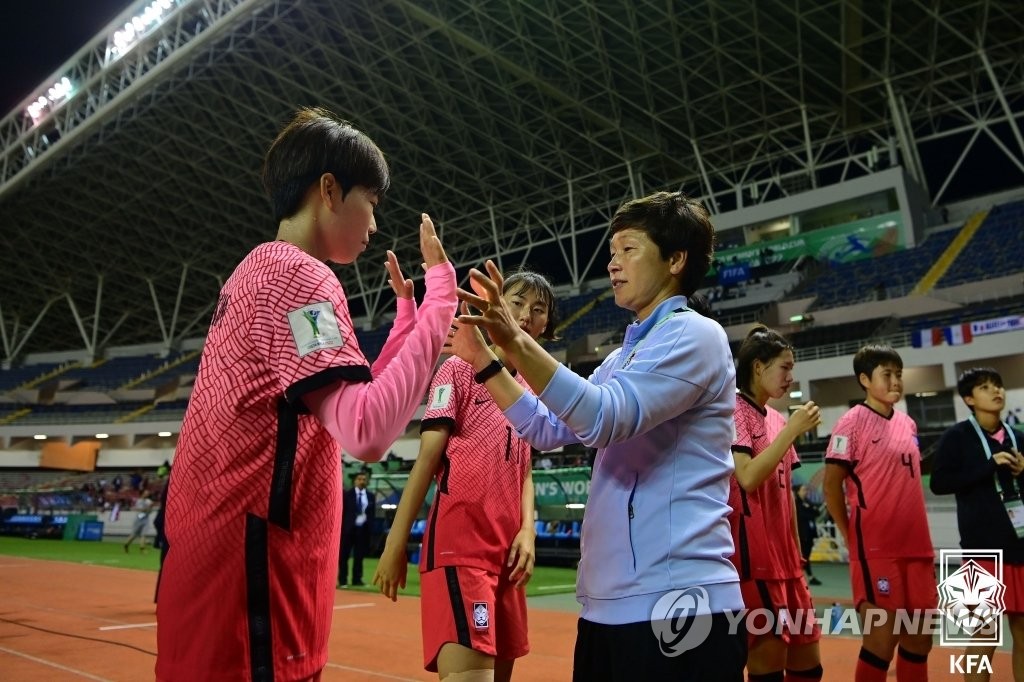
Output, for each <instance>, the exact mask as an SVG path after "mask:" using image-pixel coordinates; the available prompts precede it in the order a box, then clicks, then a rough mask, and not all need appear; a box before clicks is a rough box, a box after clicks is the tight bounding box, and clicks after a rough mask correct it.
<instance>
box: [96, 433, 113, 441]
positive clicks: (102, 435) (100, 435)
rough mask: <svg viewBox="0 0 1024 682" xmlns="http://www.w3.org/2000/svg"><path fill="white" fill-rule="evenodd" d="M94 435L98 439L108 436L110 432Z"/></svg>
mask: <svg viewBox="0 0 1024 682" xmlns="http://www.w3.org/2000/svg"><path fill="white" fill-rule="evenodd" d="M96 437H97V438H99V439H100V440H103V439H104V438H110V434H109V433H97V434H96Z"/></svg>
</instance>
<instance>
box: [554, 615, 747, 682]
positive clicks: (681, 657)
mask: <svg viewBox="0 0 1024 682" xmlns="http://www.w3.org/2000/svg"><path fill="white" fill-rule="evenodd" d="M708 621H710V624H709V623H708ZM691 629H692V630H693V631H694V632H701V631H703V630H704V629H707V630H708V632H707V636H706V637H704V638H703V639H702V640H701V641H700V643H699V644H696V645H695V646H693V648H689V649H688V650H684V651H680V652H679V653H675V652H676V651H677V650H678V649H679V648H680V647H679V646H674V645H677V644H679V642H680V639H677V638H675V637H673V636H672V633H671V631H669V630H667V629H663V630H662V633H663V635H662V637H659V636H658V634H656V633H655V628H654V627H653V626H652V623H650V622H648V621H644V622H641V623H628V624H626V625H600V624H598V623H592V622H590V621H587V620H583V619H582V618H580V620H579V623H578V625H577V632H576V651H575V654H574V656H573V671H572V679H573V682H636V681H637V680H643V681H644V682H743V668H744V666H746V664H747V633H746V629H745V628H744V627H743V621H742V619H740V620H738V622H737V627H736V632H735V633H730V632H729V621H728V620H727V619H726V617H725V615H724V614H721V613H717V614H714V615H712V616H693V617H690V618H685V619H681V620H680V621H679V622H678V623H676V624H675V626H674V631H675V632H676V633H683V637H682V638H681V641H683V642H686V641H688V640H689V639H690V638H688V637H686V633H688V632H690V631H691ZM665 633H668V634H667V635H666V634H665Z"/></svg>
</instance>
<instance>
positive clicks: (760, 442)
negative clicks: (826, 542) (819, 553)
mask: <svg viewBox="0 0 1024 682" xmlns="http://www.w3.org/2000/svg"><path fill="white" fill-rule="evenodd" d="M733 418H734V420H735V422H736V439H735V442H734V443H733V446H732V449H733V450H734V451H736V452H742V453H745V454H747V455H750V456H751V457H755V458H756V457H757V456H758V454H760V453H761V452H763V451H764V449H765V448H767V447H768V446H769V445H771V443H772V441H773V440H775V439H776V438H777V437H778V435H779V433H780V432H781V431H782V429H783V428H785V426H786V419H785V417H783V416H782V415H781V414H779V412H778V411H776V410H773V409H772V408H770V407H762V406H761V405H758V404H757V403H755V402H754V401H752V400H751V399H750V398H749V397H747V396H746V395H744V394H742V393H740V394H739V395H738V396H737V399H736V412H735V413H734V416H733ZM799 466H800V458H799V457H798V456H797V454H796V449H795V448H793V446H790V447H789V450H787V451H786V454H785V455H783V456H782V460H781V461H780V462H779V464H778V466H777V467H776V469H775V472H774V473H773V474H772V475H771V477H769V478H768V479H767V480H766V481H765V482H764V483H762V484H761V485H760V486H758V487H757V489H756V490H754V491H752V492H749V493H748V492H746V491H744V490H743V488H741V487H740V485H739V483H737V482H736V477H735V476H733V477H732V479H731V480H730V490H729V504H730V506H732V509H733V511H732V513H731V514H730V515H729V525H730V526H731V528H732V539H733V543H734V544H735V546H736V552H735V554H733V556H732V562H733V564H734V565H735V566H736V570H737V571H739V574H740V579H742V580H784V579H787V578H799V577H800V576H801V575H803V569H802V568H801V566H800V548H799V547H797V545H796V538H795V537H794V535H793V484H792V478H793V477H792V471H793V469H795V468H797V467H799Z"/></svg>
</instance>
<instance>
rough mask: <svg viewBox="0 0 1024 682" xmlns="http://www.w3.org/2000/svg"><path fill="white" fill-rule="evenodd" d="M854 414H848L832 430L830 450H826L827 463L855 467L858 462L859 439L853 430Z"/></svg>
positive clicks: (829, 442) (829, 443)
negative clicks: (852, 416)
mask: <svg viewBox="0 0 1024 682" xmlns="http://www.w3.org/2000/svg"><path fill="white" fill-rule="evenodd" d="M852 414H853V413H852V412H847V413H846V414H844V415H843V416H842V417H840V418H839V421H838V422H836V426H835V428H834V429H832V437H831V438H829V440H828V449H826V450H825V461H826V462H832V463H834V464H845V465H848V466H853V465H854V464H856V462H857V454H856V452H857V438H856V431H855V429H854V428H853V426H854V423H855V422H854V420H853V419H852V418H851V415H852Z"/></svg>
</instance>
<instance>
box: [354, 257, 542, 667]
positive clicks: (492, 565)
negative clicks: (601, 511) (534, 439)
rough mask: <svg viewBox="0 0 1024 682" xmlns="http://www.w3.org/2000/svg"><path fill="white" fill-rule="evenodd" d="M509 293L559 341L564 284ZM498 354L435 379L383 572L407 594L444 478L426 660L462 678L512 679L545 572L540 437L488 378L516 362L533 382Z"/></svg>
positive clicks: (388, 589) (444, 370)
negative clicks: (499, 400)
mask: <svg viewBox="0 0 1024 682" xmlns="http://www.w3.org/2000/svg"><path fill="white" fill-rule="evenodd" d="M502 297H503V298H504V300H505V302H506V303H507V304H508V307H509V309H510V310H511V311H513V313H514V315H515V318H516V323H517V325H518V327H519V328H520V329H522V330H523V331H525V332H526V333H527V334H529V335H530V336H531V337H532V338H534V339H537V338H541V337H544V338H553V336H554V329H555V326H556V324H557V319H556V316H555V311H554V291H553V289H552V287H551V285H550V283H549V282H548V281H547V280H546V279H545V278H544V277H543V276H541V275H539V274H537V273H534V272H529V271H524V270H521V271H518V272H515V273H513V274H511V275H510V276H509V277H508V278H507V279H506V280H504V283H503V286H502ZM452 336H454V335H452ZM481 342H482V340H481ZM446 350H451V348H450V346H449V347H446ZM492 350H493V351H494V352H495V355H496V356H497V358H498V360H497V362H496V364H492V365H490V366H488V367H487V368H484V370H482V371H480V372H476V371H474V369H473V366H472V365H471V364H469V363H468V362H466V361H465V360H463V359H461V358H459V357H451V358H448V359H447V360H445V361H444V363H443V364H442V365H441V367H440V368H439V369H438V371H437V373H436V374H435V376H434V380H433V382H432V384H431V390H430V397H429V401H428V403H427V410H426V412H425V413H424V415H423V419H422V421H421V423H420V451H419V456H418V457H417V459H416V464H415V465H414V466H413V470H412V472H411V473H410V474H409V481H408V482H407V484H406V487H405V489H404V490H403V492H402V500H401V502H400V503H399V505H398V511H397V512H396V513H395V519H394V522H393V523H392V526H391V530H390V532H389V533H388V538H387V542H386V544H385V547H384V552H383V554H382V555H381V558H380V562H379V563H378V565H377V572H376V574H375V575H374V577H373V582H374V584H376V585H379V586H380V588H381V592H383V593H384V594H385V595H387V596H388V597H390V598H391V599H392V600H394V599H396V597H397V592H398V589H399V588H400V587H404V586H405V580H406V571H407V569H408V563H407V559H406V551H405V550H406V544H407V543H408V541H409V532H410V529H411V527H412V523H413V521H414V520H415V519H416V515H417V514H418V513H419V510H420V508H421V507H422V505H423V500H424V499H425V497H426V493H427V488H428V487H429V484H430V481H431V480H432V479H433V480H435V482H436V484H437V485H436V492H435V495H434V501H433V504H432V505H431V508H430V512H429V514H428V519H429V523H428V524H427V529H426V532H425V534H424V537H423V549H422V552H421V555H420V585H421V591H422V598H421V603H420V607H421V614H422V620H423V662H424V667H425V668H426V669H427V670H429V671H432V672H437V673H438V674H439V676H440V677H441V678H442V679H446V680H453V681H454V680H456V679H458V680H466V681H467V682H468V681H469V680H474V681H475V680H501V681H507V680H509V679H510V678H511V675H512V668H513V664H514V662H515V659H516V658H519V657H522V656H524V655H526V653H527V652H528V651H529V643H528V639H527V627H526V596H525V590H524V589H523V588H525V586H526V583H527V582H528V581H529V580H530V576H531V575H532V574H533V563H534V555H535V550H534V543H535V535H536V533H535V530H534V518H533V517H534V514H533V511H534V488H533V477H532V473H531V471H532V469H531V451H530V444H529V443H527V442H526V441H525V440H523V439H522V438H520V437H519V436H518V435H516V434H515V433H514V432H513V430H512V427H511V426H509V424H508V422H507V421H506V419H505V417H504V415H503V414H502V413H501V410H499V409H498V407H497V405H496V404H495V402H494V399H493V398H492V397H491V395H490V394H489V393H488V392H487V389H486V388H485V387H484V386H483V383H484V382H485V381H486V380H487V378H488V376H489V374H493V373H496V371H500V369H501V368H502V367H507V368H508V369H509V371H510V372H512V374H513V375H514V376H516V377H517V378H516V381H517V382H518V383H519V385H520V386H522V387H523V388H524V389H525V390H529V388H528V386H527V385H526V382H525V381H523V379H522V378H521V377H518V375H517V373H516V371H515V365H514V364H513V363H512V361H511V360H509V359H508V358H507V357H506V356H505V354H504V352H503V351H501V349H500V348H494V349H492ZM495 368H497V369H495ZM470 624H472V625H470Z"/></svg>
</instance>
